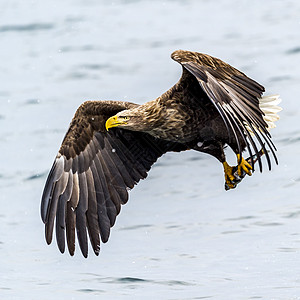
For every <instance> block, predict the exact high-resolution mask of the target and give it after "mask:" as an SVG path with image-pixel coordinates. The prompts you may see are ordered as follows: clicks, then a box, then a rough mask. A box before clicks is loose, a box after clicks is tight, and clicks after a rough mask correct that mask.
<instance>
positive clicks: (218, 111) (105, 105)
mask: <svg viewBox="0 0 300 300" xmlns="http://www.w3.org/2000/svg"><path fill="white" fill-rule="evenodd" d="M171 57H172V58H173V59H174V60H175V61H177V62H178V63H180V64H181V66H182V70H183V72H182V76H181V78H180V80H179V81H178V82H177V83H176V84H175V85H174V86H173V87H171V88H170V89H169V90H168V91H166V92H165V93H164V94H162V95H161V96H160V97H158V98H157V99H155V100H152V101H149V102H147V103H145V104H142V105H138V104H135V103H130V102H123V101H87V102H84V103H83V104H82V105H81V106H80V107H79V108H78V109H77V111H76V113H75V115H74V117H73V119H72V121H71V124H70V127H69V129H68V131H67V133H66V135H65V137H64V139H63V142H62V145H61V147H60V149H59V151H58V154H57V156H56V158H55V160H54V163H53V166H52V168H51V170H50V172H49V175H48V178H47V181H46V184H45V188H44V192H43V195H42V202H41V217H42V220H43V222H44V223H45V236H46V241H47V243H48V244H50V243H51V241H52V236H53V230H54V227H55V232H56V240H57V244H58V247H59V250H60V251H61V252H64V251H65V246H66V245H65V244H66V242H67V247H68V250H69V253H70V254H71V255H73V254H74V251H75V235H77V238H78V242H79V246H80V249H81V251H82V254H83V255H84V256H85V257H86V256H87V254H88V239H89V240H90V242H91V246H92V248H93V250H94V252H95V254H96V255H98V254H99V251H100V242H101V241H102V242H103V243H105V242H107V241H108V239H109V235H110V228H111V227H112V226H113V225H114V224H115V220H116V216H117V215H118V214H119V212H120V210H121V205H122V204H125V203H126V202H127V201H128V190H130V189H132V188H133V187H134V186H135V185H136V184H137V183H138V182H139V181H140V180H141V179H144V178H146V177H147V173H148V171H149V170H150V168H151V166H152V165H153V163H155V161H156V160H157V159H158V158H159V157H160V156H162V155H163V154H164V153H166V152H169V151H175V152H180V151H185V150H189V149H193V150H196V151H199V152H205V153H208V154H210V155H213V156H214V157H216V158H217V159H218V160H219V161H220V162H221V163H222V164H223V167H224V173H225V183H226V186H227V187H228V189H230V188H234V187H236V185H237V183H238V182H239V181H240V180H241V179H239V178H236V175H235V173H234V170H235V169H234V167H230V166H229V165H228V164H227V162H226V157H225V154H224V151H223V148H224V146H225V145H228V146H230V148H231V149H232V150H233V151H234V153H235V154H236V155H237V162H238V165H237V167H236V168H237V170H238V172H237V174H238V176H241V178H242V174H243V172H244V173H246V174H248V175H251V170H252V171H253V170H254V162H255V160H256V159H257V160H258V163H259V168H260V170H262V162H261V158H260V156H261V155H259V154H260V153H264V154H265V157H266V160H267V164H268V166H269V169H270V168H271V160H270V154H272V155H273V157H274V159H275V162H276V163H277V158H276V155H275V150H276V148H275V146H274V144H273V142H272V141H271V136H270V134H269V131H268V130H269V129H270V128H272V127H274V126H275V125H274V121H276V120H277V119H278V115H277V112H279V111H280V107H278V106H277V104H278V103H279V97H278V96H269V97H261V96H262V93H263V91H264V88H263V86H261V85H260V84H258V83H257V82H255V81H254V80H252V79H250V78H249V77H247V76H246V75H245V74H243V73H242V72H240V71H238V70H237V69H235V68H233V67H231V66H230V65H228V64H226V63H225V62H223V61H221V60H220V59H217V58H214V57H212V56H209V55H206V54H201V53H197V52H191V51H183V50H177V51H175V52H173V53H172V55H171ZM258 148H261V149H262V150H261V151H259V149H258ZM245 149H247V150H248V152H249V154H250V157H254V156H253V155H256V159H252V160H250V163H248V162H247V161H246V160H245V159H244V158H243V157H242V152H243V151H244V150H245ZM269 151H270V154H269ZM88 237H89V238H88Z"/></svg>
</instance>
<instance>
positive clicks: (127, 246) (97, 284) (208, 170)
mask: <svg viewBox="0 0 300 300" xmlns="http://www.w3.org/2000/svg"><path fill="white" fill-rule="evenodd" d="M0 16H1V18H0V62H1V63H0V147H1V148H0V149H1V159H0V160H1V163H0V166H1V167H0V188H1V193H0V298H1V299H40V298H42V299H96V298H101V299H300V235H299V234H300V199H299V184H300V174H299V166H300V159H299V156H300V155H299V154H300V150H299V145H300V125H299V119H300V111H299V84H300V68H299V66H300V2H299V1H297V0H295V1H259V0H252V1H243V0H242V1H238V0H227V1H225V0H220V1H204V0H200V1H196V0H193V1H192V0H190V1H188V0H186V1H184V0H182V1H179V0H178V1H125V0H123V1H121V0H120V1H96V0H85V1H83V0H73V1H71V0H66V1H58V0H54V1H17V0H1V1H0ZM176 49H187V50H193V51H198V52H203V53H209V54H211V55H214V56H217V57H220V58H222V59H223V60H225V61H227V62H228V63H230V64H232V65H233V66H235V67H237V68H239V69H241V70H242V71H243V72H245V73H246V74H247V75H249V76H250V77H252V78H255V79H256V80H257V81H258V82H260V83H261V84H263V85H264V86H265V87H266V90H267V94H272V93H279V94H281V97H282V99H283V102H282V107H283V108H284V110H283V111H282V112H281V113H280V116H281V120H280V121H279V122H278V124H277V125H278V126H277V128H276V129H274V130H273V132H272V136H273V139H274V142H275V144H276V145H277V148H278V157H279V162H280V164H279V165H278V166H274V168H273V169H272V171H271V172H268V171H267V170H266V168H265V171H264V172H263V173H262V174H260V173H259V172H258V171H257V172H255V174H254V175H253V176H252V177H251V178H250V177H247V178H245V179H244V181H243V182H242V183H241V184H240V185H239V186H238V188H237V189H236V190H232V191H229V192H225V190H224V179H223V170H222V166H221V164H220V163H218V162H217V160H215V159H214V158H212V157H209V156H207V155H204V154H201V153H196V152H191V151H190V152H186V153H180V154H175V153H170V154H167V155H165V156H164V157H162V158H160V159H159V161H158V163H157V164H156V165H154V167H153V169H152V170H151V171H150V173H149V176H148V178H147V179H146V180H144V181H142V182H140V183H139V184H138V186H136V187H135V189H134V190H132V191H131V193H130V200H129V202H128V204H126V205H125V206H123V207H122V211H121V214H120V215H119V216H118V218H117V222H116V225H115V226H114V228H113V229H112V233H111V237H110V240H109V242H108V243H107V244H105V245H102V246H101V253H100V256H99V257H96V256H94V254H93V253H92V251H91V249H90V253H89V257H88V259H84V258H83V257H82V255H81V253H80V251H79V249H78V248H77V251H76V254H75V256H74V257H70V256H69V255H68V253H65V254H64V255H61V254H60V253H59V251H58V249H57V247H56V245H55V241H54V243H52V245H51V246H47V245H46V242H45V240H44V226H43V224H42V222H41V220H40V215H39V205H40V197H41V193H42V189H43V186H44V182H45V180H46V176H47V173H48V171H49V169H50V167H51V165H52V162H53V159H54V157H55V155H56V153H57V151H58V148H59V146H60V143H61V141H62V138H63V136H64V134H65V132H66V130H67V128H68V124H69V122H70V120H71V118H72V116H73V114H74V112H75V110H76V108H77V107H78V106H79V105H80V104H81V103H82V102H83V101H85V100H98V99H99V100H101V99H102V100H104V99H116V100H128V101H134V102H137V103H144V102H146V101H148V100H151V99H154V98H156V97H157V96H159V95H161V94H162V93H163V92H164V91H166V90H167V89H168V88H169V87H171V86H172V85H173V84H174V83H175V82H176V81H177V80H178V78H179V77H180V74H181V68H180V66H179V65H178V64H177V63H175V62H173V61H172V60H171V59H170V53H171V52H172V51H174V50H176ZM229 155H230V154H229ZM232 158H233V157H232V156H231V157H230V159H231V163H232V164H233V163H234V161H233V160H232Z"/></svg>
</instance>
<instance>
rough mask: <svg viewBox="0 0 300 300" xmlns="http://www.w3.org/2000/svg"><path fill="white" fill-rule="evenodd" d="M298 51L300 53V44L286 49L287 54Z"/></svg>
mask: <svg viewBox="0 0 300 300" xmlns="http://www.w3.org/2000/svg"><path fill="white" fill-rule="evenodd" d="M297 53H300V46H297V47H294V48H291V49H289V50H287V51H286V54H297Z"/></svg>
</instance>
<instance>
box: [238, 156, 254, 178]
mask: <svg viewBox="0 0 300 300" xmlns="http://www.w3.org/2000/svg"><path fill="white" fill-rule="evenodd" d="M236 156H237V161H238V166H237V174H238V176H239V177H242V178H243V177H245V175H246V174H247V175H249V176H251V175H252V173H251V170H252V166H251V165H250V163H249V162H248V161H247V160H245V159H244V158H243V157H240V154H237V155H236Z"/></svg>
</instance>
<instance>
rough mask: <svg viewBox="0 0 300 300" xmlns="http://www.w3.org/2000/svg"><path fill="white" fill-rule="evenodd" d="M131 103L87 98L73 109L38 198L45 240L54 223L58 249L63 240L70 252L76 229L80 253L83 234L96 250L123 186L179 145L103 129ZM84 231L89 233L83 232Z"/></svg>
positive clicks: (124, 189) (123, 197) (104, 239)
mask: <svg viewBox="0 0 300 300" xmlns="http://www.w3.org/2000/svg"><path fill="white" fill-rule="evenodd" d="M133 106H135V104H132V103H126V102H114V101H93V102H92V101H89V102H85V103H84V104H82V105H81V106H80V107H79V109H78V110H77V112H76V114H75V116H74V118H73V120H72V122H71V124H70V128H69V130H68V132H67V134H66V136H65V138H64V140H63V143H62V145H61V148H60V150H59V152H58V154H57V156H56V158H55V161H54V163H53V166H52V169H51V171H50V173H49V175H48V179H47V181H46V185H45V188H44V192H43V196H42V202H41V216H42V220H43V222H44V223H45V236H46V241H47V243H48V244H50V243H51V241H52V235H53V229H54V223H55V228H56V239H57V244H58V247H59V249H60V251H61V252H62V253H63V252H64V251H65V239H66V240H67V245H68V249H69V252H70V254H71V255H73V254H74V251H75V229H76V232H77V238H78V241H79V245H80V248H81V251H82V254H83V255H84V256H85V257H87V254H88V242H87V241H88V235H89V238H90V241H91V245H92V247H93V250H94V252H95V254H96V255H98V254H99V251H100V239H101V240H102V242H103V243H105V242H107V240H108V238H109V234H110V227H112V226H113V225H114V223H115V220H116V216H117V215H118V214H119V212H120V209H121V204H125V203H126V202H127V200H128V190H129V189H132V188H133V187H134V185H135V184H136V183H137V182H139V180H140V179H143V178H145V177H146V176H147V172H148V171H149V169H150V168H151V165H152V164H153V163H154V162H155V161H156V160H157V158H158V157H160V156H161V155H162V154H163V153H165V152H167V151H180V150H183V148H182V147H183V146H182V145H179V144H174V143H172V142H168V141H163V140H159V139H155V138H153V137H151V136H150V135H148V134H145V133H139V132H132V131H128V130H122V129H118V128H117V129H112V130H109V132H106V130H105V122H106V120H107V119H108V118H109V117H111V116H113V115H115V114H116V113H117V112H119V111H121V110H124V109H127V108H131V107H133ZM87 232H88V235H87Z"/></svg>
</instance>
